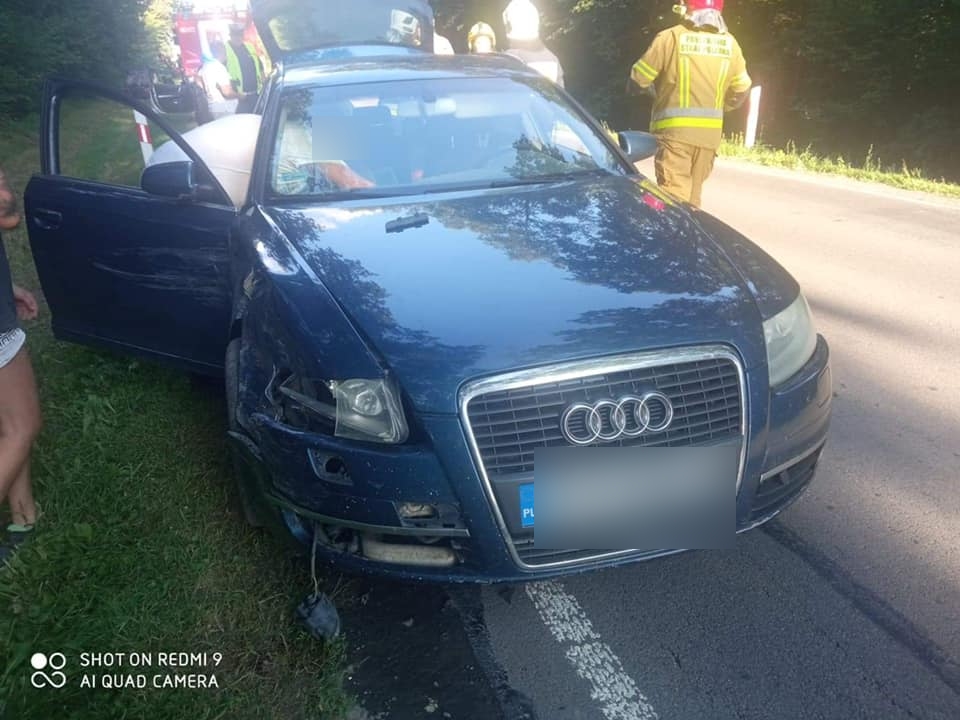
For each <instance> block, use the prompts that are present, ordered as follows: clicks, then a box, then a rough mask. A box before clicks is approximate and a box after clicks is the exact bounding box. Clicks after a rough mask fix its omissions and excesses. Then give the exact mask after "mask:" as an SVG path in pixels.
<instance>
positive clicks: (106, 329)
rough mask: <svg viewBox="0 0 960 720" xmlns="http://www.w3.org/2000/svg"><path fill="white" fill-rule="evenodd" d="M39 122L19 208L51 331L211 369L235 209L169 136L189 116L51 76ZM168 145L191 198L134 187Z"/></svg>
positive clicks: (219, 358) (223, 321) (223, 335)
mask: <svg viewBox="0 0 960 720" xmlns="http://www.w3.org/2000/svg"><path fill="white" fill-rule="evenodd" d="M135 113H139V115H135ZM138 120H139V121H140V122H138ZM42 122H43V126H42V131H43V136H42V140H41V167H42V170H41V172H40V174H38V175H35V176H34V177H33V178H32V179H31V181H30V184H29V185H28V187H27V190H26V193H25V206H26V216H27V222H28V228H29V233H30V242H31V246H32V248H33V256H34V260H35V262H36V265H37V271H38V273H39V275H40V281H41V284H42V286H43V291H44V294H45V296H46V299H47V301H48V303H49V305H50V310H51V314H52V317H53V329H54V332H55V334H56V335H57V337H59V338H61V339H64V340H70V341H73V342H78V343H82V344H88V345H98V346H105V347H109V348H112V349H115V350H118V351H121V352H124V353H128V354H133V355H139V356H142V357H146V358H153V359H158V360H163V361H166V362H168V363H171V364H174V365H178V366H180V367H183V368H186V369H189V370H192V371H195V372H201V373H209V374H216V373H218V372H220V371H221V370H222V365H223V354H224V349H225V346H226V341H227V333H228V325H229V318H230V297H231V294H230V288H229V261H228V257H229V256H228V252H227V244H228V234H229V231H230V227H231V225H232V223H233V221H234V219H235V218H236V212H237V211H236V209H235V208H234V207H233V206H232V205H231V204H230V201H229V199H228V198H227V195H226V193H225V192H224V191H223V188H222V187H221V186H220V185H219V184H218V183H217V182H216V180H215V179H213V176H212V175H211V174H210V173H209V171H208V170H207V169H206V168H205V166H204V165H203V163H202V162H199V158H197V157H196V154H195V153H193V151H192V150H190V149H189V148H188V147H187V146H186V145H185V143H184V142H183V140H182V139H181V138H180V135H179V133H178V132H177V129H179V130H181V131H185V130H187V129H191V128H192V126H193V125H194V120H193V116H192V115H190V114H185V115H182V116H165V117H164V118H160V117H158V116H156V115H154V114H153V113H151V112H150V111H149V110H148V109H147V108H145V107H142V106H135V104H134V103H133V102H132V101H130V100H128V99H126V98H124V97H123V96H122V95H121V94H118V93H115V92H113V91H111V90H108V89H105V88H101V87H98V86H95V85H90V84H87V83H78V82H70V81H52V82H49V83H48V84H47V86H46V89H45V98H44V108H43V121H42ZM175 126H176V127H175ZM170 142H173V143H176V144H177V145H178V146H179V147H180V148H181V150H183V151H184V152H185V153H186V154H187V155H188V156H190V157H192V158H193V159H194V174H195V177H196V178H197V180H198V182H201V183H203V184H204V185H207V186H208V189H207V191H206V192H205V194H204V195H203V199H195V200H182V199H175V198H166V197H158V196H154V195H150V194H148V193H147V192H145V191H144V190H142V189H141V187H140V174H141V172H142V171H143V168H144V165H145V164H146V161H147V159H148V158H149V156H150V155H151V153H152V151H153V149H154V148H159V147H160V146H162V145H163V144H165V143H170Z"/></svg>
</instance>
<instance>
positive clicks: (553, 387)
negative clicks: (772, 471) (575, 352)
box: [464, 348, 744, 567]
mask: <svg viewBox="0 0 960 720" xmlns="http://www.w3.org/2000/svg"><path fill="white" fill-rule="evenodd" d="M681 357H682V358H683V360H682V361H676V360H679V359H680V358H681ZM652 359H653V360H656V362H652V361H651V360H652ZM631 365H632V366H631ZM574 367H575V366H574ZM584 367H585V371H584V373H583V375H580V374H579V373H577V372H576V371H575V370H574V371H573V372H571V371H570V366H565V367H564V368H563V369H562V371H559V369H548V370H545V371H544V373H543V375H540V376H539V377H538V376H537V375H536V374H524V380H525V381H521V382H517V381H516V379H515V378H514V377H512V376H508V377H505V378H503V379H502V382H499V381H498V379H494V380H491V381H482V382H481V383H480V384H478V387H477V389H476V390H474V391H473V392H472V394H471V390H470V389H469V388H468V389H467V398H468V399H467V402H466V405H465V408H464V420H465V421H466V423H467V424H468V427H469V429H470V433H471V435H472V440H473V445H474V450H475V453H476V456H477V460H478V462H479V463H480V464H481V465H482V469H483V470H484V472H485V474H486V482H487V489H488V495H489V498H490V501H491V502H492V503H494V504H495V505H498V499H497V498H498V497H499V496H500V495H501V490H504V492H505V494H506V495H509V493H507V492H506V491H505V488H507V487H508V486H509V485H510V484H515V483H517V481H518V478H521V479H524V480H525V481H530V480H532V478H533V469H534V467H533V462H534V452H535V451H536V449H537V448H545V447H568V446H569V445H570V443H569V442H568V441H567V440H566V439H565V438H564V437H563V435H562V432H561V417H562V415H563V412H564V410H566V409H567V408H568V407H570V406H571V405H573V404H574V403H579V402H583V403H588V404H593V403H596V402H598V401H601V400H616V399H617V398H621V397H623V396H626V395H643V394H644V393H647V392H652V391H656V392H660V393H663V394H664V395H666V396H667V397H668V398H670V401H671V403H672V404H673V407H674V416H673V421H672V422H671V424H670V426H669V427H668V428H667V430H666V431H664V432H660V433H652V432H651V433H647V434H644V435H641V436H640V437H639V438H625V439H621V440H617V441H615V442H609V443H603V442H597V443H594V444H595V445H597V446H610V447H633V446H647V447H654V446H660V447H677V446H687V447H690V446H705V445H714V444H718V443H724V442H730V441H736V440H740V439H742V436H743V427H744V408H743V388H741V383H740V377H741V374H740V367H739V365H738V363H737V361H736V360H735V359H734V356H733V355H732V354H730V353H729V352H728V351H717V349H716V348H713V349H712V350H711V349H703V350H702V351H697V350H687V351H678V352H677V353H672V354H666V353H658V354H656V355H652V354H651V355H646V356H637V357H636V358H634V359H624V361H623V363H622V364H618V363H616V362H615V361H614V362H613V363H612V364H611V365H608V366H606V367H605V369H604V370H603V371H602V372H590V371H589V367H590V366H587V365H585V366H584ZM611 367H612V368H614V369H611ZM558 375H562V379H560V380H558V381H555V382H543V380H544V379H545V378H549V377H551V376H554V377H556V376H558ZM498 509H499V510H500V511H501V512H500V515H501V517H505V516H506V515H507V513H504V512H502V511H503V508H499V506H498ZM507 531H508V535H509V540H510V543H511V546H512V549H513V551H514V555H515V558H516V559H517V561H518V562H519V563H520V564H521V565H525V566H530V567H536V566H543V565H558V564H563V565H571V564H579V563H585V562H589V561H590V560H592V559H596V558H597V557H600V556H604V555H607V554H608V553H604V552H603V551H597V550H590V551H588V550H565V551H556V550H546V549H539V550H538V549H537V548H536V546H535V545H534V542H533V534H532V532H531V531H529V530H527V531H523V530H519V529H516V528H514V529H513V530H510V529H509V528H507Z"/></svg>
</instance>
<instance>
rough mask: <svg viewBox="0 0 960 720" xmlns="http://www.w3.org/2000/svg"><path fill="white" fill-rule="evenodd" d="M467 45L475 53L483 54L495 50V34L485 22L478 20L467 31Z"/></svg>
mask: <svg viewBox="0 0 960 720" xmlns="http://www.w3.org/2000/svg"><path fill="white" fill-rule="evenodd" d="M467 46H468V47H469V48H470V52H471V53H473V54H475V55H485V54H487V53H495V52H496V51H497V34H496V33H495V32H493V28H492V27H490V26H489V25H487V23H485V22H478V23H477V24H476V25H474V26H473V27H472V28H470V32H469V33H467Z"/></svg>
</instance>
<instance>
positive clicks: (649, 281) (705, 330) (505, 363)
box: [268, 176, 765, 413]
mask: <svg viewBox="0 0 960 720" xmlns="http://www.w3.org/2000/svg"><path fill="white" fill-rule="evenodd" d="M268 212H269V214H270V216H271V217H272V219H273V220H274V222H275V223H276V224H277V225H278V226H279V228H280V229H281V230H282V231H283V232H284V233H285V235H286V236H287V238H288V239H289V240H290V242H291V243H292V244H293V246H294V247H296V249H297V250H298V251H299V253H300V254H301V256H302V259H303V261H304V262H305V263H306V264H307V265H308V266H309V267H310V268H311V269H312V271H313V272H314V273H315V274H316V275H317V277H318V278H319V280H320V281H321V282H322V283H323V284H324V285H325V286H326V287H327V288H328V290H329V291H330V292H331V293H332V294H333V295H334V296H335V297H336V299H337V301H338V302H339V303H340V305H341V307H342V308H343V311H344V312H345V313H346V314H347V316H348V317H349V318H350V320H351V322H352V323H353V324H354V326H355V327H356V329H357V331H358V332H360V333H361V335H363V336H364V337H365V338H366V339H367V342H368V343H369V345H370V346H371V347H372V348H373V350H374V352H376V353H378V354H379V357H380V359H381V361H382V362H384V363H385V364H386V365H388V366H389V367H390V368H391V370H392V371H393V372H394V373H395V374H396V375H397V377H398V378H399V380H400V382H401V385H402V386H403V388H404V390H405V392H406V393H407V395H408V397H409V399H410V400H411V401H412V402H413V404H414V405H415V406H417V407H418V408H419V409H420V410H421V411H426V412H441V413H447V412H455V411H456V407H457V391H458V388H459V387H460V385H461V384H462V383H463V382H464V381H465V380H468V379H473V378H476V377H479V376H486V375H490V374H495V373H498V372H503V371H508V370H514V369H519V368H526V367H532V366H537V365H545V364H551V363H554V362H562V361H569V360H576V359H582V358H590V357H598V356H605V355H606V356H608V355H614V354H618V353H626V352H635V351H642V350H646V349H662V348H668V347H677V346H687V345H696V344H704V343H718V342H719V343H727V344H729V345H731V346H733V347H734V348H735V349H736V350H738V351H739V353H740V355H741V357H743V358H744V360H745V363H746V364H747V366H748V367H750V366H753V365H757V364H760V363H762V362H764V360H765V350H764V345H763V331H762V319H761V317H760V313H759V311H758V309H757V305H756V301H755V299H754V297H753V296H752V295H751V292H750V290H749V288H748V286H747V284H746V283H745V282H744V279H743V277H742V276H741V275H740V273H739V272H738V271H737V269H736V268H735V267H734V266H733V265H732V263H731V262H730V260H729V259H728V256H727V255H726V254H725V253H724V252H723V251H722V250H721V249H720V247H719V246H718V245H717V244H716V243H715V242H714V241H713V240H712V239H711V238H710V237H709V236H708V235H707V234H706V233H705V232H704V231H703V230H702V229H701V227H700V225H699V224H698V223H696V222H695V221H694V220H693V219H692V218H691V216H690V214H689V213H688V212H687V211H686V210H685V209H684V208H682V207H680V206H678V205H676V204H674V203H673V202H672V201H671V200H670V199H669V197H668V196H665V195H662V194H660V193H659V191H658V190H657V188H656V186H655V185H653V184H652V183H649V182H648V181H646V180H644V179H642V178H638V177H626V176H607V177H601V178H587V179H578V180H576V181H570V182H564V183H557V184H549V185H535V186H523V187H512V188H505V189H496V190H484V191H479V192H478V191H472V192H469V193H467V192H461V193H444V194H437V195H419V196H417V197H416V198H411V197H403V198H394V199H391V200H389V201H384V200H377V201H351V202H350V203H340V204H338V205H337V206H336V207H334V206H332V205H331V206H312V207H307V208H297V209H290V208H284V209H280V208H273V209H270V210H269V211H268ZM316 322H317V323H323V322H324V319H323V318H322V317H318V318H316Z"/></svg>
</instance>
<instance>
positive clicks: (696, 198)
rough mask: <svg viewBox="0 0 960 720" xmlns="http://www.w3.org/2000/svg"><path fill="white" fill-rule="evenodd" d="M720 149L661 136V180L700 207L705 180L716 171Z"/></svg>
mask: <svg viewBox="0 0 960 720" xmlns="http://www.w3.org/2000/svg"><path fill="white" fill-rule="evenodd" d="M716 157H717V151H716V150H712V149H710V148H705V147H699V146H697V145H691V144H690V143H685V142H680V141H679V140H674V139H673V138H665V137H657V157H656V160H655V163H654V164H655V167H656V171H657V184H658V185H659V186H660V187H662V188H663V189H664V190H666V191H667V192H669V193H672V194H673V195H676V196H677V197H679V198H680V199H682V200H686V201H687V202H689V203H690V204H691V205H694V206H696V207H700V202H701V196H702V192H703V183H704V182H706V179H707V178H708V177H710V173H711V172H712V171H713V161H714V160H715V159H716Z"/></svg>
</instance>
